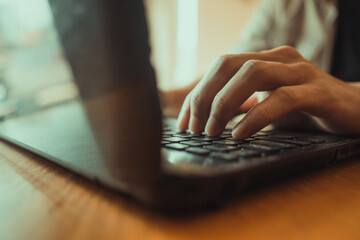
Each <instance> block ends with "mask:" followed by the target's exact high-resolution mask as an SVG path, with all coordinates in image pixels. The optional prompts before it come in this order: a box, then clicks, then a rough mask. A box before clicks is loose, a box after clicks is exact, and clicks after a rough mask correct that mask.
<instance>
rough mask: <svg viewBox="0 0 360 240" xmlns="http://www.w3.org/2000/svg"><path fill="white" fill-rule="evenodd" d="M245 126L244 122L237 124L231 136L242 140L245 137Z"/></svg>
mask: <svg viewBox="0 0 360 240" xmlns="http://www.w3.org/2000/svg"><path fill="white" fill-rule="evenodd" d="M246 130H247V127H246V124H245V123H244V122H239V124H238V125H237V126H236V128H235V129H234V130H233V131H232V133H231V134H232V136H233V137H234V138H239V139H243V138H245V137H246Z"/></svg>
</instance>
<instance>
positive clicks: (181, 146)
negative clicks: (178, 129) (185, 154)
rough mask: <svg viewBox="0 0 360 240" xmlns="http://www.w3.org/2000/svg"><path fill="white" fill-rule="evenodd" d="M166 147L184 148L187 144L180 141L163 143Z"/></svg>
mask: <svg viewBox="0 0 360 240" xmlns="http://www.w3.org/2000/svg"><path fill="white" fill-rule="evenodd" d="M165 146H166V147H167V148H171V149H175V150H184V149H186V148H188V146H187V145H184V144H181V143H170V144H166V145H165Z"/></svg>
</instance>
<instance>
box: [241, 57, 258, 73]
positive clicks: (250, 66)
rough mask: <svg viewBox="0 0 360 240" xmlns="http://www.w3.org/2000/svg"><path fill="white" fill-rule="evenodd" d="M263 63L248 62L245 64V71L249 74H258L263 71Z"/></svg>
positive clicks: (252, 60) (256, 61)
mask: <svg viewBox="0 0 360 240" xmlns="http://www.w3.org/2000/svg"><path fill="white" fill-rule="evenodd" d="M262 63H263V62H262V61H259V60H254V59H251V60H248V61H246V62H245V63H244V65H243V68H244V70H245V71H247V72H251V73H253V74H254V73H255V74H256V73H258V72H259V71H260V70H262V67H263V64H262Z"/></svg>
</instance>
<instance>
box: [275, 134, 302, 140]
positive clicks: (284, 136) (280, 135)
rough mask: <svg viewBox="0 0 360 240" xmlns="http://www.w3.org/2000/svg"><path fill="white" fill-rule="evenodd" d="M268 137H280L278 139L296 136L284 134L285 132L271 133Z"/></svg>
mask: <svg viewBox="0 0 360 240" xmlns="http://www.w3.org/2000/svg"><path fill="white" fill-rule="evenodd" d="M269 137H271V138H280V139H293V138H296V136H293V135H285V134H272V135H270V136H269Z"/></svg>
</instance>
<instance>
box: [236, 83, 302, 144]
mask: <svg viewBox="0 0 360 240" xmlns="http://www.w3.org/2000/svg"><path fill="white" fill-rule="evenodd" d="M302 88H303V86H292V87H281V88H279V89H277V90H275V91H274V92H273V93H272V94H271V95H270V96H269V97H268V98H267V99H265V100H264V101H263V102H261V103H259V104H257V105H256V106H255V107H253V108H252V109H251V110H250V111H249V112H248V113H247V114H246V115H245V116H244V118H243V119H242V120H241V121H240V122H239V123H238V124H237V125H236V126H235V127H234V130H233V132H232V135H233V137H234V138H239V139H244V138H247V137H249V136H251V135H253V134H254V133H256V132H258V131H260V130H261V129H263V128H264V127H266V126H267V125H269V124H271V123H272V122H274V121H275V120H277V119H279V118H281V117H283V116H285V115H287V114H289V113H291V112H293V111H295V110H300V109H302V107H303V105H305V103H304V102H301V101H299V99H301V98H302V97H301V95H302V94H301V93H302V92H303V90H302Z"/></svg>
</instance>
